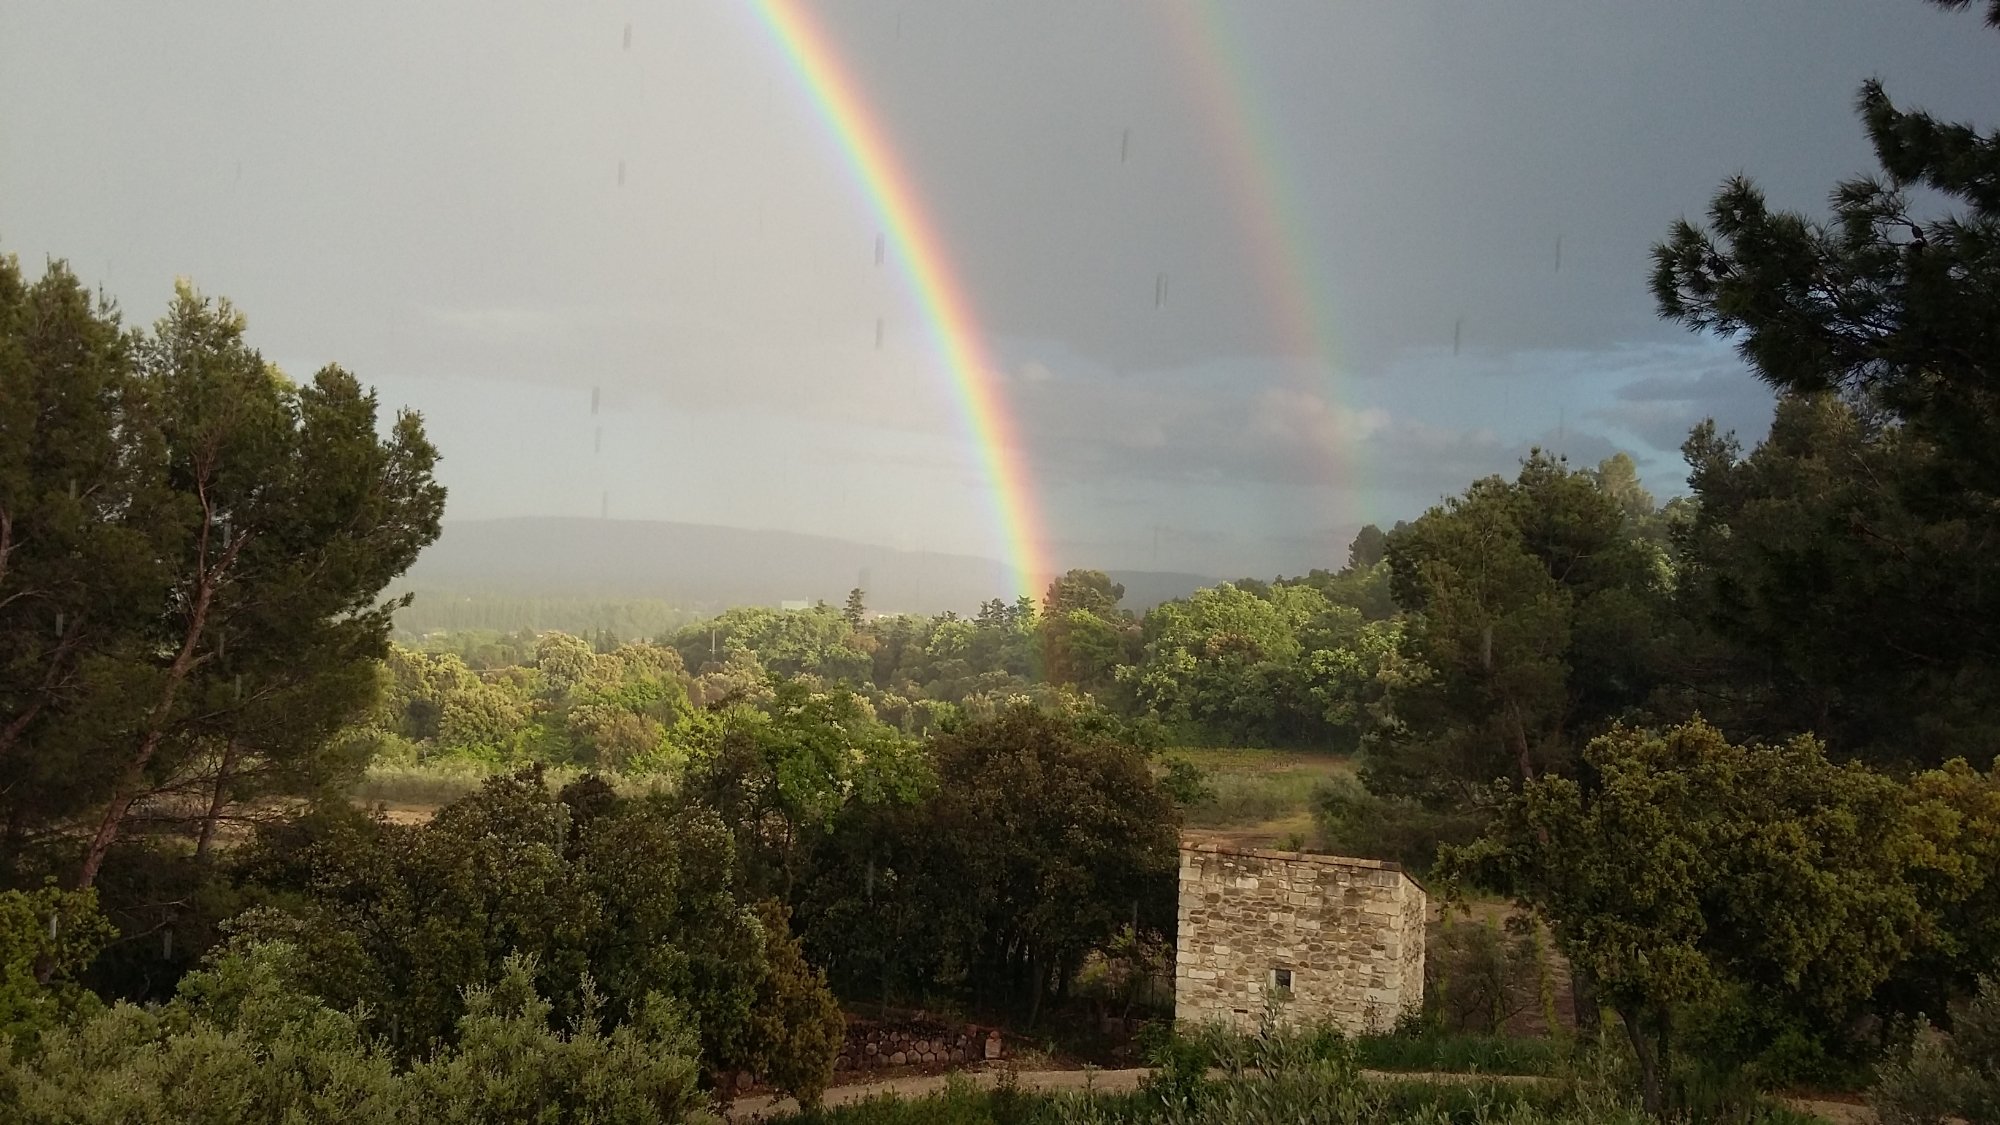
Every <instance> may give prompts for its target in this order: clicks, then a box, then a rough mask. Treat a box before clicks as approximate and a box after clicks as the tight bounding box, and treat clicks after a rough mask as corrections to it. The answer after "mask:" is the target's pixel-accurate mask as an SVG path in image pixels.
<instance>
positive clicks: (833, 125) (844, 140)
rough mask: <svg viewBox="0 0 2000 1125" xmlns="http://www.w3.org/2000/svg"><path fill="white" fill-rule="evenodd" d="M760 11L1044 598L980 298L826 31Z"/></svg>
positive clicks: (1008, 548)
mask: <svg viewBox="0 0 2000 1125" xmlns="http://www.w3.org/2000/svg"><path fill="white" fill-rule="evenodd" d="M755 8H756V10H757V13H758V14H759V15H760V16H761V17H762V18H763V20H764V23H765V24H766V26H768V27H769V28H770V29H771V32H772V34H773V35H774V36H775V37H776V39H777V40H778V43H779V44H780V45H781V46H782V47H783V48H784V51H785V54H786V56H787V57H788V58H789V59H790V61H791V63H792V66H793V69H794V70H795V71H796V72H797V74H798V76H799V78H800V80H801V82H802V83H803V84H804V86H805V89H806V92H807V94H809V95H810V96H811V98H812V101H813V104H814V105H815V106H817V107H818V109H819V112H820V116H821V117H822V118H823V119H824V120H825V121H826V123H827V125H828V127H829V128H830V129H831V130H832V133H833V136H834V138H835V140H836V141H837V142H838V144H839V145H840V148H841V150H842V151H843V152H844V153H845V154H846V155H847V162H848V166H849V167H850V168H851V169H852V170H853V172H854V175H855V178H856V179H857V180H858V181H859V183H860V186H861V189H862V191H863V192H864V193H865V194H866V195H867V197H868V200H869V202H870V203H871V204H872V206H873V207H874V209H875V211H876V212H877V214H878V215H879V216H880V218H881V220H882V225H883V227H884V228H885V236H886V239H887V241H888V243H889V245H890V246H892V247H893V248H894V249H895V252H896V256H897V258H898V259H900V260H901V261H902V262H903V264H904V266H905V268H906V269H907V270H908V271H909V278H910V283H911V286H912V288H913V289H914V290H915V293H916V298H917V303H918V305H919V306H920V308H921V309H922V312H923V317H924V320H925V322H926V323H927V324H928V325H929V327H930V331H931V334H932V336H933V337H935V338H936V340H937V344H938V349H939V352H940V353H941V355H942V357H943V359H944V366H945V370H946V372H947V373H948V374H949V375H950V378H951V384H952V390H953V392H954V397H955V398H956V399H957V401H958V406H959V412H960V414H961V415H962V416H963V418H964V420H965V426H966V430H967V432H968V433H969V435H970V437H971V439H972V443H973V446H974V447H975V449H976V450H977V451H978V458H979V463H980V468H981V470H982V471H983V472H984V474H985V477H986V484H987V492H988V495H989V496H990V497H991V499H992V504H993V509H994V517H995V519H996V520H997V522H998V525H999V533H1000V537H1001V540H1002V549H1003V551H1004V552H1005V554H1006V556H1007V563H1008V565H1009V566H1010V567H1012V568H1013V571H1014V575H1015V580H1016V584H1017V586H1018V587H1019V592H1020V593H1023V594H1026V595H1029V596H1031V597H1035V596H1039V595H1040V594H1041V592H1042V591H1041V584H1042V583H1043V582H1045V581H1046V580H1047V579H1048V578H1050V577H1051V576H1052V574H1053V570H1052V568H1051V567H1050V566H1049V564H1048V560H1047V558H1046V556H1045V555H1044V553H1043V552H1044V550H1045V545H1046V544H1047V542H1048V540H1047V539H1046V537H1045V536H1044V535H1043V534H1042V529H1041V526H1040V521H1039V520H1038V518H1037V515H1036V511H1035V505H1034V494H1033V489H1032V484H1031V481H1030V478H1029V474H1028V471H1027V466H1026V465H1025V464H1024V462H1023V460H1022V445H1021V442H1020V440H1019V436H1018V435H1017V434H1016V432H1015V427H1014V421H1013V418H1012V417H1011V416H1010V415H1009V413H1008V410H1007V403H1006V401H1005V399H1004V397H1003V395H1002V393H1001V390H1002V389H1001V387H1000V386H999V376H998V374H997V372H998V370H999V369H998V368H997V367H996V366H995V365H994V364H993V362H992V360H991V357H989V356H988V355H987V354H986V349H985V347H984V345H983V344H982V342H981V340H982V333H981V332H980V331H979V325H978V321H977V320H975V319H974V317H973V313H972V304H971V301H970V300H969V299H968V297H967V295H966V292H965V286H964V284H963V283H962V282H961V281H960V279H959V278H958V276H957V275H956V274H955V273H954V272H953V270H952V268H951V261H950V258H949V256H948V255H947V253H946V251H945V244H944V239H943V238H942V236H941V235H940V234H939V233H938V230H937V227H936V226H935V224H933V223H932V221H931V218H930V216H929V215H928V214H927V213H926V212H925V210H924V207H923V203H922V200H921V197H920V196H919V194H918V192H917V190H916V186H915V183H914V181H913V180H912V179H911V177H910V175H909V171H908V170H907V169H906V168H904V167H903V165H902V162H901V161H900V160H898V159H897V156H896V149H895V147H894V146H893V145H892V144H890V142H889V138H888V135H887V133H886V131H885V130H884V129H883V127H882V124H881V122H880V121H879V120H877V119H876V116H875V115H874V114H873V113H872V112H870V109H869V104H868V101H867V99H866V98H865V97H863V96H862V92H861V87H860V85H859V84H858V83H857V82H855V80H854V76H853V75H852V74H851V73H849V72H848V69H847V67H846V66H845V65H844V64H843V63H842V62H841V58H840V54H839V52H838V51H837V50H836V49H835V47H834V43H833V41H832V40H831V39H830V38H829V37H828V36H827V34H826V32H825V30H824V29H823V28H821V27H820V26H819V25H818V24H817V23H815V22H814V20H813V18H812V16H811V15H810V14H808V13H807V12H806V11H805V9H804V7H803V6H802V5H800V4H797V3H793V2H791V0H757V3H756V5H755Z"/></svg>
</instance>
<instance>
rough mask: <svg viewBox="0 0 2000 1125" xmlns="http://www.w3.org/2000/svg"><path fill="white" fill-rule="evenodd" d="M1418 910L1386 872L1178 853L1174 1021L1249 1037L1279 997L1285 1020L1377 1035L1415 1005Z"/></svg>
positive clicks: (1320, 859) (1393, 871)
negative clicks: (1285, 981) (1216, 1025)
mask: <svg viewBox="0 0 2000 1125" xmlns="http://www.w3.org/2000/svg"><path fill="white" fill-rule="evenodd" d="M1428 909H1429V901H1428V899H1427V896H1426V895H1425V894H1424V889H1423V888H1422V887H1420V886H1418V885H1417V882H1416V880H1414V879H1411V878H1410V877H1409V876H1408V875H1406V874H1404V873H1403V872H1402V870H1401V869H1400V868H1398V867H1397V866H1396V865H1395V864H1393V863H1385V862H1382V861H1379V860H1371V859H1344V858H1341V857H1339V856H1328V855H1310V854H1306V853H1303V852H1275V851H1261V850H1235V849H1230V848H1227V847H1223V846H1221V845H1217V844H1193V845H1183V846H1182V848H1181V874H1180V933H1179V939H1178V941H1177V942H1176V948H1175V960H1174V1015H1175V1017H1176V1018H1178V1019H1182V1020H1188V1021H1193V1022H1220V1023H1223V1024H1226V1025H1229V1026H1232V1027H1235V1028H1238V1029H1241V1030H1245V1031H1249V1030H1254V1029H1255V1028H1256V1027H1257V1025H1258V1023H1259V1021H1260V1020H1261V1019H1262V1018H1263V1015H1264V1010H1265V1005H1266V1002H1267V999H1268V998H1269V997H1270V996H1271V994H1272V993H1273V991H1279V992H1280V994H1281V999H1280V1001H1279V1004H1280V1006H1279V1009H1278V1010H1279V1012H1280V1013H1281V1018H1282V1019H1283V1020H1284V1021H1285V1022H1292V1023H1319V1022H1324V1021H1331V1022H1334V1023H1336V1024H1338V1025H1339V1026H1340V1027H1341V1028H1342V1029H1344V1030H1346V1031H1348V1032H1349V1033H1351V1034H1358V1033H1361V1032H1364V1031H1370V1030H1387V1029H1388V1028H1389V1027H1390V1026H1392V1025H1393V1024H1394V1023H1395V1022H1396V1020H1397V1018H1398V1017H1399V1016H1401V1015H1402V1014H1403V1013H1405V1012H1413V1011H1415V1010H1417V1009H1418V1008H1420V1007H1421V1006H1422V1005H1423V999H1424V924H1425V921H1426V917H1427V913H1428ZM1283 974H1289V976H1290V980H1291V986H1290V989H1289V991H1288V992H1284V991H1283V990H1282V988H1281V981H1282V975H1283Z"/></svg>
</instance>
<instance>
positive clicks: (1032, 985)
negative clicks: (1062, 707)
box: [797, 708, 1178, 1013]
mask: <svg viewBox="0 0 2000 1125" xmlns="http://www.w3.org/2000/svg"><path fill="white" fill-rule="evenodd" d="M930 751H931V757H932V765H933V768H934V770H935V776H936V785H935V786H934V787H932V788H929V789H927V790H926V791H925V792H924V793H923V795H922V797H921V799H920V800H918V801H917V802H916V803H914V804H908V803H903V802H900V801H891V802H881V803H877V804H873V805H866V804H862V803H860V802H851V803H850V804H849V805H848V807H847V808H846V809H845V810H844V811H843V814H842V816H841V817H840V818H838V820H837V822H836V824H835V825H834V830H833V831H832V832H831V833H830V834H829V835H828V836H826V837H825V838H824V840H823V842H822V844H821V846H820V848H819V850H818V852H817V854H816V856H815V858H814V869H813V875H812V876H811V877H810V878H801V879H800V880H799V882H798V886H799V888H800V892H801V897H800V901H799V902H798V903H797V908H798V910H799V916H800V921H801V925H802V927H803V933H804V936H805V940H806V945H807V948H808V950H809V951H810V952H811V953H812V954H813V956H814V957H815V959H817V960H819V961H820V963H822V964H824V965H826V966H827V968H828V971H829V973H830V974H831V975H832V977H833V979H834V980H836V981H837V982H840V983H841V984H842V985H843V986H844V987H846V988H848V989H850V990H853V991H861V990H867V991H869V992H874V993H876V994H882V993H884V992H886V991H888V990H889V988H890V987H892V986H907V985H918V984H921V985H926V986H928V987H931V988H936V989H940V990H944V989H950V990H965V991H968V992H970V993H971V995H972V996H974V997H975V998H978V997H984V998H986V999H987V1000H988V1001H992V1000H999V999H1004V1000H1011V1001H1015V1002H1021V1001H1025V1002H1026V1003H1027V1006H1028V1009H1029V1011H1030V1013H1032V1012H1033V1011H1035V1010H1036V1009H1037V1008H1038V1007H1039V1004H1040V1001H1041V998H1042V997H1043V996H1044V995H1046V994H1048V993H1050V992H1052V991H1055V990H1056V989H1058V988H1061V987H1063V986H1064V985H1065V984H1066V982H1068V981H1069V980H1070V979H1072V978H1073V977H1074V975H1075V974H1076V971H1077V970H1078V969H1079V968H1081V966H1082V964H1083V962H1084V959H1085V958H1086V956H1087V955H1088V954H1090V953H1091V952H1092V951H1093V950H1098V949H1103V948H1105V947H1106V946H1107V945H1108V944H1109V943H1110V942H1111V941H1112V940H1113V939H1114V938H1115V937H1116V936H1117V935H1118V934H1119V933H1120V932H1121V930H1122V929H1123V928H1125V927H1127V926H1131V925H1132V924H1133V923H1134V921H1135V915H1136V916H1137V917H1136V921H1137V922H1138V924H1139V926H1140V928H1142V929H1144V930H1146V931H1148V932H1159V931H1161V930H1163V929H1165V928H1166V927H1168V926H1170V925H1171V921H1170V919H1171V917H1172V910H1173V882H1172V872H1173V870H1174V865H1175V855H1176V851H1177V847H1178V838H1177V834H1176V831H1175V812H1174V806H1173V803H1172V801H1171V799H1170V798H1169V797H1168V796H1167V795H1166V794H1165V793H1164V792H1163V791H1162V790H1161V788H1160V786H1159V783H1158V782H1157V781H1156V779H1155V778H1154V776H1153V772H1152V768H1151V763H1150V762H1149V760H1148V759H1147V756H1146V754H1145V753H1144V751H1142V750H1140V749H1139V748H1137V747H1135V746H1132V745H1130V744H1129V743H1125V742H1122V741H1119V740H1118V739H1117V738H1115V737H1114V736H1112V735H1110V734H1108V733H1105V732H1103V731H1102V730H1097V729H1093V728H1092V727H1091V726H1090V725H1089V724H1086V723H1080V722H1077V721H1075V720H1070V719H1064V718H1060V717H1057V716H1052V715H1048V714H1045V713H1041V712H1037V711H1035V710H1033V709H1030V708H1016V709H1013V710H1010V711H1008V712H1006V713H1004V714H1002V715H1000V716H999V717H997V718H993V719H988V720H982V721H978V722H970V723H967V724H965V725H964V726H962V727H959V728H958V729H956V730H954V731H952V732H950V733H947V734H944V735H940V736H938V737H937V738H935V739H933V740H932V742H931V745H930Z"/></svg>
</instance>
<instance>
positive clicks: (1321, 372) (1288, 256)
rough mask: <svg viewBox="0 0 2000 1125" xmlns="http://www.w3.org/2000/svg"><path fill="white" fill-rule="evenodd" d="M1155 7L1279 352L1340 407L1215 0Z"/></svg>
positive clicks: (1320, 310)
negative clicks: (1224, 180)
mask: <svg viewBox="0 0 2000 1125" xmlns="http://www.w3.org/2000/svg"><path fill="white" fill-rule="evenodd" d="M1162 7H1163V9H1164V11H1165V13H1166V17H1167V18H1166V22H1167V26H1168V30H1169V33H1170V34H1171V36H1172V38H1173V40H1174V47H1175V49H1176V51H1177V52H1178V53H1179V54H1180V56H1181V59H1182V62H1183V70H1184V71H1185V73H1187V74H1189V75H1191V76H1192V78H1193V80H1194V83H1195V85H1196V87H1197V89H1196V96H1195V98H1194V101H1195V103H1196V105H1198V106H1199V107H1200V111H1201V113H1202V116H1203V117H1204V118H1205V119H1206V120H1205V122H1204V125H1205V128H1206V130H1207V132H1208V133H1209V135H1210V136H1212V137H1213V138H1214V140H1215V142H1216V143H1217V145H1218V146H1219V147H1220V148H1221V150H1222V153H1221V160H1220V161H1218V164H1219V166H1220V168H1221V169H1222V171H1223V172H1224V174H1226V175H1227V176H1228V178H1229V186H1230V194H1231V196H1232V197H1233V198H1234V199H1235V200H1236V211H1237V214H1238V215H1239V216H1240V218H1241V220H1242V222H1243V227H1244V234H1245V235H1246V239H1247V242H1248V244H1249V245H1248V248H1249V249H1250V251H1251V252H1252V253H1253V254H1254V255H1255V258H1256V262H1257V274H1258V276H1259V277H1260V278H1261V279H1262V281H1261V288H1262V289H1263V290H1264V293H1265V295H1266V297H1267V299H1268V301H1269V307H1270V308H1271V310H1272V316H1273V320H1274V321H1275V325H1274V326H1275V327H1276V329H1277V331H1278V333H1279V335H1280V337H1281V340H1280V343H1281V346H1282V347H1283V348H1284V349H1285V352H1286V354H1287V356H1288V358H1291V359H1295V360H1304V361H1305V365H1306V366H1305V369H1304V370H1303V371H1300V372H1296V374H1297V375H1298V376H1299V381H1300V382H1302V383H1304V384H1305V386H1306V388H1307V389H1310V390H1312V391H1313V392H1314V393H1316V394H1321V395H1322V397H1323V398H1324V399H1325V401H1326V402H1327V404H1328V405H1329V406H1335V405H1338V403H1339V394H1338V387H1337V385H1335V380H1336V379H1337V376H1338V375H1339V373H1340V371H1341V363H1340V352H1339V348H1338V342H1337V338H1336V333H1335V331H1334V327H1333V322H1332V311H1333V308H1334V305H1335V302H1334V300H1333V298H1332V295H1331V294H1330V293H1329V292H1328V287H1327V285H1326V284H1325V280H1324V278H1323V277H1322V275H1321V271H1320V270H1319V269H1318V268H1317V266H1316V264H1315V263H1314V261H1313V260H1312V259H1311V258H1310V257H1309V256H1308V255H1307V253H1306V247H1308V246H1310V245H1311V244H1312V242H1313V239H1312V237H1311V224H1310V223H1309V222H1307V221H1306V218H1305V214H1306V212H1305V209H1304V208H1303V207H1302V206H1301V205H1300V203H1299V200H1298V197H1297V192H1296V191H1295V190H1294V189H1293V187H1292V182H1291V177H1290V176H1288V175H1287V174H1286V170H1285V158H1284V150H1283V146H1282V145H1281V144H1280V143H1279V141H1278V138H1277V131H1276V130H1275V129H1274V128H1273V127H1272V125H1271V123H1270V120H1269V114H1268V113H1266V112H1265V111H1264V106H1263V104H1262V99H1260V98H1259V97H1258V94H1257V90H1256V83H1255V82H1254V80H1253V79H1252V76H1251V75H1252V67H1251V65H1250V62H1249V59H1248V58H1247V57H1246V55H1245V53H1244V51H1243V48H1242V45H1241V43H1240V42H1239V40H1238V37H1237V36H1236V35H1235V34H1234V33H1233V31H1232V30H1231V28H1230V27H1229V25H1228V22H1227V21H1228V16H1227V15H1226V14H1225V13H1224V11H1223V10H1222V6H1221V5H1220V4H1218V3H1216V2H1215V0H1172V2H1171V3H1168V4H1165V5H1163V6H1162ZM1323 455H1324V457H1325V460H1326V465H1325V468H1324V471H1325V472H1326V473H1327V474H1328V476H1329V477H1330V479H1331V480H1333V481H1335V482H1340V483H1352V479H1351V470H1352V469H1353V467H1354V462H1355V459H1354V458H1353V457H1351V456H1349V451H1348V450H1346V449H1344V448H1339V447H1334V448H1329V449H1326V450H1324V451H1323ZM1343 514H1345V513H1343Z"/></svg>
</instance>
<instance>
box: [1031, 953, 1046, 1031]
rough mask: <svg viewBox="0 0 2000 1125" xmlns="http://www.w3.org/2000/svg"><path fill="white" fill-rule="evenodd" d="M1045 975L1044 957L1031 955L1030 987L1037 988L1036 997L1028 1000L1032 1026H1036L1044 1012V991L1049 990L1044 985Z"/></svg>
mask: <svg viewBox="0 0 2000 1125" xmlns="http://www.w3.org/2000/svg"><path fill="white" fill-rule="evenodd" d="M1043 977H1044V974H1043V972H1042V959H1041V958H1040V957H1032V956H1031V957H1029V958H1028V979H1029V981H1030V982H1031V983H1030V987H1032V988H1033V989H1034V990H1035V995H1034V998H1033V999H1032V1000H1030V1001H1029V1002H1028V1026H1029V1027H1030V1028H1033V1027H1034V1026H1035V1020H1036V1019H1037V1018H1038V1017H1040V1016H1041V1014H1042V993H1043V992H1046V991H1047V989H1045V988H1044V987H1042V986H1043V983H1044V980H1043Z"/></svg>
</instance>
